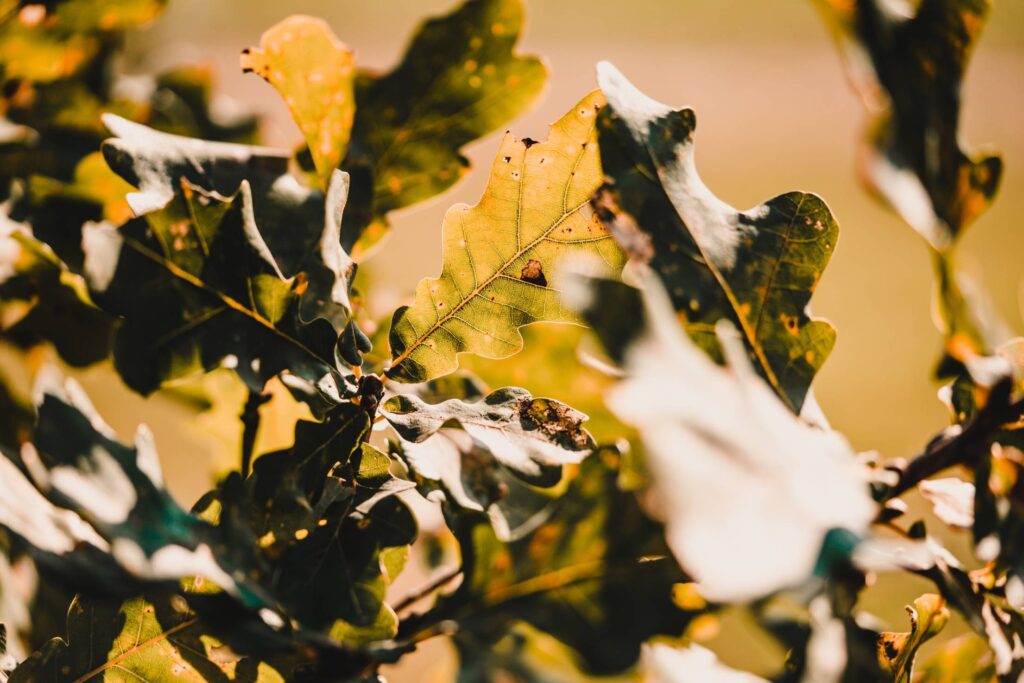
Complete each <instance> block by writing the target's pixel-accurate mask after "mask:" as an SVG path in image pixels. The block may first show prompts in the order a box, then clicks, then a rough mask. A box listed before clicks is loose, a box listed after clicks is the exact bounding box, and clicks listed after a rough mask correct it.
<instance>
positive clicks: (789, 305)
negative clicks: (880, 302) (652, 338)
mask: <svg viewBox="0 0 1024 683" xmlns="http://www.w3.org/2000/svg"><path fill="white" fill-rule="evenodd" d="M598 82H599V83H600V85H601V89H602V90H603V91H604V94H605V96H606V97H607V98H608V106H607V107H606V108H605V109H604V110H603V111H602V113H601V115H600V126H599V127H600V131H601V134H600V142H601V163H602V164H603V165H604V168H605V173H607V174H608V176H609V178H610V182H609V183H608V184H607V185H605V186H604V188H602V191H601V193H600V194H599V195H598V197H597V198H596V200H595V208H596V209H597V210H598V212H599V214H600V215H601V218H602V220H604V222H605V224H606V225H607V226H608V229H609V230H610V231H611V232H612V234H614V235H615V237H616V239H617V240H618V242H619V243H620V244H621V245H622V246H623V248H624V249H625V250H626V251H627V252H628V253H629V254H630V256H631V257H632V258H633V259H634V260H636V261H638V262H641V263H647V264H649V265H650V267H651V268H652V269H653V270H654V271H655V272H656V273H657V274H658V275H659V277H660V278H661V279H662V282H663V283H664V285H665V289H666V290H667V291H668V293H669V296H670V297H671V298H672V303H673V305H674V307H675V309H676V311H678V312H679V316H680V318H682V319H683V321H684V322H685V324H686V327H687V331H688V332H689V333H690V335H691V336H692V337H693V338H694V339H695V340H696V341H697V342H698V343H699V344H700V345H701V346H702V347H704V348H705V349H707V350H708V351H709V352H711V353H712V355H715V356H718V355H719V354H720V351H719V348H718V342H717V340H716V339H715V334H714V326H715V323H716V322H718V321H719V320H729V321H730V322H732V323H733V325H735V326H736V327H737V328H738V329H739V330H740V332H741V333H742V335H743V338H744V342H745V344H746V346H747V348H748V350H749V352H750V354H751V356H752V358H753V360H754V365H755V367H756V368H757V371H758V373H760V374H761V376H762V377H764V378H765V380H766V381H767V382H768V383H769V385H771V387H772V388H773V389H774V390H775V391H776V393H778V394H779V396H780V397H781V398H782V399H783V400H784V401H785V402H786V403H787V404H788V405H789V406H790V407H792V408H793V409H794V410H795V411H797V412H799V411H800V408H801V406H802V405H803V402H804V398H805V396H806V394H807V391H808V388H809V386H810V384H811V380H812V379H813V378H814V375H815V373H817V371H818V369H819V368H820V367H821V365H822V364H823V363H824V362H825V359H826V358H827V356H828V354H829V352H831V350H832V345H833V344H834V343H835V329H834V328H833V327H832V325H831V324H830V323H828V322H827V321H825V320H821V319H816V318H811V317H810V313H809V311H808V309H807V304H808V301H809V300H810V298H811V294H812V293H813V292H814V289H815V287H816V286H817V284H818V280H819V278H820V277H821V273H822V271H823V270H824V269H825V266H826V265H827V264H828V261H829V258H830V257H831V255H832V250H833V249H834V248H835V244H836V238H837V237H838V231H839V227H838V225H837V224H836V221H835V219H834V218H833V217H832V214H831V212H830V211H829V209H828V206H826V205H825V202H824V201H823V200H822V199H821V198H820V197H817V196H816V195H813V194H808V193H804V192H790V193H788V194H784V195H781V196H779V197H775V198H774V199H770V200H768V201H767V202H765V203H763V204H761V205H759V206H757V207H755V208H753V209H750V210H749V211H743V212H740V211H736V210H735V209H733V208H732V207H730V206H729V205H727V204H725V203H724V202H722V201H721V200H720V199H718V198H717V197H715V196H714V195H713V194H712V193H711V191H710V190H709V189H708V188H707V187H706V186H705V185H704V183H703V181H702V180H701V179H700V176H698V174H697V170H696V166H695V162H694V136H695V130H696V126H697V119H696V114H694V112H693V110H692V109H680V110H673V109H671V108H670V107H668V106H666V105H663V104H661V103H659V102H656V101H654V100H652V99H651V98H649V97H647V96H646V95H644V94H643V93H642V92H640V91H639V90H637V88H636V87H634V86H633V84H631V83H630V82H629V81H627V80H626V78H625V77H624V76H623V75H622V74H621V73H620V72H619V71H618V70H617V69H615V67H613V66H612V65H610V64H608V63H603V64H601V65H600V66H599V67H598Z"/></svg>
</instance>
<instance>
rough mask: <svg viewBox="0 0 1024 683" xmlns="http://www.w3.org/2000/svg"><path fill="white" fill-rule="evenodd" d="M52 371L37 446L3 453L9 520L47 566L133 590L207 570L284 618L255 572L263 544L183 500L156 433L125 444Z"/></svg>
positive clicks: (107, 587) (41, 391)
mask: <svg viewBox="0 0 1024 683" xmlns="http://www.w3.org/2000/svg"><path fill="white" fill-rule="evenodd" d="M51 370H52V369H51ZM51 370H48V371H46V372H44V373H43V374H42V376H41V378H40V380H39V382H38V383H37V387H36V390H35V393H36V395H37V396H39V397H40V398H39V404H38V405H37V414H38V422H37V425H36V428H35V431H34V434H33V436H32V441H31V443H29V444H25V445H23V446H22V448H21V453H20V457H18V458H16V457H14V456H11V455H7V457H5V458H0V480H2V483H3V489H4V491H5V495H4V497H3V499H2V500H0V525H2V526H3V527H5V528H6V529H7V530H8V531H9V532H11V533H12V534H14V535H16V536H18V537H19V538H21V539H23V540H24V541H25V542H26V543H28V544H29V546H30V547H31V551H32V555H33V557H34V558H35V559H36V561H37V563H38V564H40V565H41V566H42V567H43V568H44V569H46V570H47V572H49V573H50V574H51V575H55V576H58V577H62V578H63V579H64V580H66V581H68V582H70V583H71V584H72V585H76V586H83V587H85V588H87V589H89V590H91V591H93V592H96V591H101V592H106V593H108V594H114V595H118V594H122V595H123V594H124V593H125V591H131V590H132V589H133V588H135V587H137V586H139V585H143V584H147V583H156V584H160V583H168V582H175V581H177V580H179V579H181V578H183V577H185V576H199V577H203V578H205V579H207V580H209V581H211V582H213V583H215V584H217V585H218V586H219V587H220V589H221V590H222V591H224V593H225V595H226V597H227V598H229V599H230V600H231V601H234V602H236V603H237V604H238V605H240V606H241V607H242V608H244V609H245V610H251V611H252V612H256V611H261V612H266V614H267V615H269V616H268V617H267V618H266V619H270V621H267V623H268V624H270V623H271V622H272V621H273V619H277V620H280V618H281V617H280V616H278V615H277V614H276V612H275V611H274V608H273V603H272V602H271V601H270V599H269V598H268V597H267V595H266V593H265V591H264V590H263V589H262V588H261V587H260V586H258V585H256V584H254V583H253V582H252V581H251V579H250V578H249V568H250V567H249V559H250V557H251V553H250V551H251V545H254V541H250V540H249V538H248V537H245V536H239V535H238V534H237V533H236V531H235V529H234V528H230V527H226V526H225V527H223V528H221V529H218V528H216V527H213V526H211V525H210V524H208V523H207V522H205V521H203V520H201V519H199V518H198V517H195V516H193V515H190V514H189V513H188V512H186V511H185V510H183V509H182V508H181V507H180V506H178V504H177V503H176V502H175V501H174V499H173V498H171V495H170V493H169V492H168V491H167V489H166V487H165V486H164V482H163V475H162V473H161V470H160V465H159V460H158V457H157V453H156V449H155V446H154V443H153V436H152V434H151V433H150V431H149V430H148V429H146V428H145V427H144V426H143V427H140V428H139V430H138V432H137V433H136V437H135V442H134V444H133V445H132V446H127V445H125V444H122V443H120V442H119V441H117V439H116V436H115V434H114V432H113V430H111V429H110V427H109V426H107V425H106V424H105V423H104V422H103V420H102V418H100V416H99V415H98V414H96V412H95V410H94V409H93V407H92V405H91V404H90V403H89V401H88V398H87V397H86V396H85V394H84V393H83V392H82V390H81V388H80V387H79V386H78V385H77V384H75V383H74V382H72V381H68V382H66V383H64V384H60V383H59V382H58V381H57V378H56V377H55V376H54V372H55V371H51ZM19 465H20V468H19ZM25 472H28V473H29V474H30V476H31V480H30V479H29V477H27V476H26V474H25ZM272 618H273V619H272Z"/></svg>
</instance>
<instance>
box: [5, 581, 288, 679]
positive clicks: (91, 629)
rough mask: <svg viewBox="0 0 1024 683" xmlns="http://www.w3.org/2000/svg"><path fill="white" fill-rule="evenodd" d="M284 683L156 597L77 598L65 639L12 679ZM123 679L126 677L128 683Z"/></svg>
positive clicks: (181, 605)
mask: <svg viewBox="0 0 1024 683" xmlns="http://www.w3.org/2000/svg"><path fill="white" fill-rule="evenodd" d="M116 677H120V678H125V679H130V680H146V681H150V680H152V681H158V680H159V681H171V680H180V679H183V678H189V679H192V680H199V681H221V680H231V681H238V682H239V683H277V682H283V681H284V679H283V678H282V677H281V675H280V674H279V673H278V672H277V671H275V670H274V669H272V668H271V667H270V666H268V665H267V664H265V663H262V662H259V661H257V660H254V659H252V658H250V657H242V656H240V655H238V654H236V653H235V652H233V651H232V650H231V648H230V647H228V646H226V645H224V644H222V643H221V642H219V641H218V640H217V639H216V638H214V637H213V636H211V635H210V633H209V632H208V630H207V628H206V625H205V624H204V623H203V622H202V621H200V619H199V618H198V617H197V616H196V615H195V613H193V612H191V611H190V610H189V609H188V606H187V604H186V603H185V602H184V600H181V599H180V598H177V599H175V598H174V597H173V596H168V595H164V594H156V595H153V596H150V597H148V598H143V597H136V598H132V599H130V600H127V601H125V602H124V603H120V602H113V601H110V600H103V599H98V598H83V597H77V598H75V600H74V602H72V603H71V607H70V609H69V610H68V616H67V633H66V636H65V638H53V639H52V640H50V641H49V642H47V643H45V644H44V645H43V646H42V647H41V648H40V649H39V650H37V651H36V652H34V653H33V654H32V655H31V656H30V657H29V658H28V659H27V660H26V661H25V662H23V663H22V664H21V665H20V666H19V667H18V669H17V670H16V671H15V673H14V674H13V675H12V676H11V679H10V681H11V683H19V682H24V683H61V682H64V681H71V680H79V681H88V680H110V679H111V678H116ZM120 678H118V680H120Z"/></svg>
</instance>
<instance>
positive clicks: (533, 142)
mask: <svg viewBox="0 0 1024 683" xmlns="http://www.w3.org/2000/svg"><path fill="white" fill-rule="evenodd" d="M522 143H523V147H526V149H530V148H531V147H533V146H534V145H536V144H537V141H536V140H534V139H533V138H523V139H522Z"/></svg>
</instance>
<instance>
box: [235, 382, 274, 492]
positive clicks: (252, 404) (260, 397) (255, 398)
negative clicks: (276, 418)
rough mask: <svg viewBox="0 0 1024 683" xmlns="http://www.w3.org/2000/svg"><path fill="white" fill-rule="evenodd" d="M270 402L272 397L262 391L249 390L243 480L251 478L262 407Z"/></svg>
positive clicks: (242, 469) (243, 428) (243, 414)
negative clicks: (250, 472)
mask: <svg viewBox="0 0 1024 683" xmlns="http://www.w3.org/2000/svg"><path fill="white" fill-rule="evenodd" d="M269 400H270V395H269V394H265V393H263V392H260V391H253V390H252V389H250V390H249V395H248V397H247V398H246V399H245V407H244V408H243V409H242V414H241V416H240V417H241V419H242V466H241V472H242V478H243V479H244V478H245V477H248V476H249V470H250V469H251V466H252V454H253V450H254V449H255V448H256V434H257V433H258V432H259V430H260V406H261V405H263V404H264V403H266V402H267V401H269Z"/></svg>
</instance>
